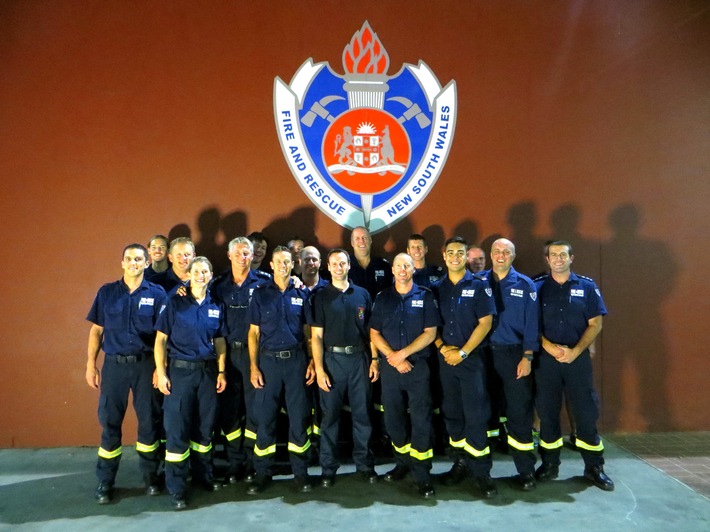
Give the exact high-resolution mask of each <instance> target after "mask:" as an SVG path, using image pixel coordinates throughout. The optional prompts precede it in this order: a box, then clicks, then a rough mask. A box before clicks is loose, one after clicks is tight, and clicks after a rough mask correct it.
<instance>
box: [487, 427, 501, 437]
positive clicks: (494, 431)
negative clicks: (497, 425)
mask: <svg viewBox="0 0 710 532" xmlns="http://www.w3.org/2000/svg"><path fill="white" fill-rule="evenodd" d="M486 436H488V437H489V438H497V437H498V436H500V429H492V430H489V431H487V432H486Z"/></svg>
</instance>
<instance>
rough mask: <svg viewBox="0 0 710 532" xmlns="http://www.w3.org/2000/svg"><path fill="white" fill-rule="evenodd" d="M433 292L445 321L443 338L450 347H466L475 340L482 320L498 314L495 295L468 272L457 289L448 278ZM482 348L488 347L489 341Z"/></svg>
mask: <svg viewBox="0 0 710 532" xmlns="http://www.w3.org/2000/svg"><path fill="white" fill-rule="evenodd" d="M432 289H433V290H434V293H435V294H436V296H437V298H438V301H439V309H440V311H441V318H442V321H443V326H442V328H441V338H442V340H443V341H444V343H445V344H447V345H456V346H459V347H461V346H463V345H464V344H465V343H466V342H468V339H469V338H471V334H473V330H474V329H475V328H476V326H477V325H478V320H480V319H481V318H484V317H485V316H488V315H490V314H493V315H495V313H496V306H495V302H494V300H493V297H492V296H493V291H492V290H491V288H490V287H489V286H488V285H487V284H486V283H485V282H484V281H482V280H481V279H477V278H476V277H474V275H473V274H472V273H471V272H470V271H468V270H466V272H465V273H464V276H463V278H461V280H460V281H459V282H458V283H456V284H455V285H454V284H453V283H452V282H451V280H450V279H449V276H448V275H447V276H446V277H444V278H443V279H441V280H440V281H439V282H438V283H436V284H435V285H434V287H433V288H432ZM479 345H480V346H483V345H485V340H484V341H483V342H481V343H480V344H479Z"/></svg>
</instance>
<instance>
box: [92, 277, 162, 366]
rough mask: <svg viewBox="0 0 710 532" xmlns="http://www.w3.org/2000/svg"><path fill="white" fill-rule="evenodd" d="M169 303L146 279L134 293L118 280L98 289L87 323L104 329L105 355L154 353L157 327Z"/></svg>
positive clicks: (155, 285)
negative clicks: (155, 328) (161, 313)
mask: <svg viewBox="0 0 710 532" xmlns="http://www.w3.org/2000/svg"><path fill="white" fill-rule="evenodd" d="M166 300H167V295H166V294H165V290H163V288H162V287H161V286H158V285H157V284H153V283H151V282H149V281H146V280H145V278H143V282H142V283H141V284H140V286H139V287H138V288H136V290H134V292H133V293H131V292H130V290H129V289H128V286H126V283H125V282H123V279H119V280H118V281H114V282H113V283H107V284H105V285H103V286H102V287H101V288H100V289H99V291H98V293H97V294H96V298H95V299H94V304H93V305H91V310H89V314H88V316H86V319H87V320H88V321H90V322H91V323H94V324H96V325H98V326H100V327H103V328H104V333H103V350H104V353H106V355H108V356H114V355H137V354H139V353H152V352H153V346H154V345H155V330H154V327H155V324H156V322H157V321H158V316H159V315H160V312H161V311H162V310H163V308H164V307H165V303H166Z"/></svg>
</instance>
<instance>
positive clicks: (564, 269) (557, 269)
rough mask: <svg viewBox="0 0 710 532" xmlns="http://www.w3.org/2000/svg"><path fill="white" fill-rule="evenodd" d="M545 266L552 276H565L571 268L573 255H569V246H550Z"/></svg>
mask: <svg viewBox="0 0 710 532" xmlns="http://www.w3.org/2000/svg"><path fill="white" fill-rule="evenodd" d="M545 258H546V260H547V264H548V266H549V267H550V271H551V272H552V273H553V274H558V275H566V274H568V273H569V271H570V269H571V268H572V261H573V260H574V255H570V253H569V246H566V245H559V246H550V247H549V248H548V250H547V257H545Z"/></svg>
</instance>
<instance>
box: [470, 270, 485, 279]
mask: <svg viewBox="0 0 710 532" xmlns="http://www.w3.org/2000/svg"><path fill="white" fill-rule="evenodd" d="M486 272H487V270H481V271H480V272H476V273H474V274H473V278H474V279H478V280H479V281H487V280H488V276H487V275H486Z"/></svg>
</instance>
